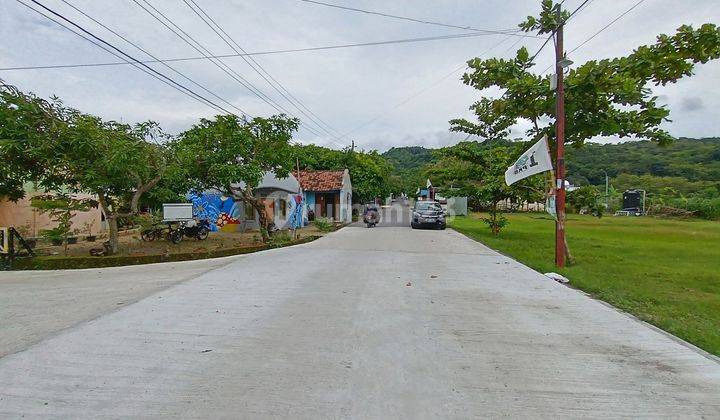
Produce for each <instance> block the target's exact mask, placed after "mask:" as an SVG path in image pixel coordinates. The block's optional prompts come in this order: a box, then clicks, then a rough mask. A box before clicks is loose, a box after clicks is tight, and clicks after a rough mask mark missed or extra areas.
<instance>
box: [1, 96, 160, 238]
mask: <svg viewBox="0 0 720 420" xmlns="http://www.w3.org/2000/svg"><path fill="white" fill-rule="evenodd" d="M161 137H164V134H163V132H162V131H161V130H160V128H159V127H158V125H157V124H155V123H154V122H151V121H149V122H145V123H139V124H135V125H129V124H121V123H118V122H115V121H103V120H102V119H100V118H98V117H95V116H92V115H88V114H84V113H81V112H80V111H77V110H75V109H72V108H69V107H66V106H65V105H64V104H63V103H62V102H61V101H60V100H59V99H57V98H53V99H52V100H51V101H46V100H44V99H42V98H38V97H37V96H35V95H32V94H25V93H22V92H20V91H19V90H17V89H16V88H14V87H12V86H8V85H2V86H0V157H1V158H2V161H3V163H4V166H5V168H7V170H6V172H5V173H4V174H3V178H2V183H1V184H0V194H2V195H5V196H9V197H10V198H12V199H18V198H21V197H23V196H24V194H25V189H24V184H25V183H27V182H34V183H35V184H36V185H37V186H38V187H40V188H41V189H44V190H45V191H50V190H59V189H62V190H63V191H66V192H68V193H91V194H94V195H96V196H97V199H98V202H99V203H100V205H101V206H102V209H103V212H104V213H105V216H106V217H107V219H108V222H109V225H110V246H111V251H115V250H116V249H117V219H118V218H120V217H126V216H129V215H132V214H136V213H137V212H138V204H139V200H140V198H141V197H142V195H143V194H145V193H146V192H147V191H149V190H150V189H151V188H153V187H154V186H155V185H156V184H157V183H158V182H159V181H160V179H161V178H162V175H163V172H164V170H165V167H166V155H165V153H166V149H165V147H164V146H162V145H161V144H160V143H157V142H156V140H157V139H158V138H161Z"/></svg>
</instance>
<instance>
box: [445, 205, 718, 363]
mask: <svg viewBox="0 0 720 420" xmlns="http://www.w3.org/2000/svg"><path fill="white" fill-rule="evenodd" d="M507 217H508V219H509V222H510V223H509V225H508V226H507V227H506V228H505V229H504V230H503V231H502V233H501V234H500V236H499V237H495V236H493V235H492V234H491V233H490V230H489V229H488V228H487V226H486V225H485V223H483V221H482V220H480V215H478V214H473V215H471V216H468V217H457V218H455V219H454V220H453V221H452V222H451V224H450V225H451V226H452V227H453V228H454V229H456V230H458V231H459V232H462V233H464V234H465V235H467V236H469V237H471V238H473V239H476V240H478V241H480V242H483V243H485V244H486V245H488V246H489V247H491V248H493V249H496V250H498V251H500V252H502V253H504V254H506V255H509V256H511V257H513V258H515V259H516V260H518V261H520V262H522V263H524V264H526V265H527V266H529V267H532V268H534V269H536V270H537V271H540V272H548V271H556V272H560V273H562V274H563V275H565V276H567V277H568V278H569V279H570V281H571V285H572V286H573V287H576V288H579V289H581V290H584V291H585V292H587V293H589V294H591V295H592V296H594V297H596V298H598V299H600V300H603V301H605V302H608V303H610V304H612V305H614V306H616V307H618V308H620V309H622V310H625V311H627V312H630V313H632V314H634V315H635V316H637V317H638V318H640V319H642V320H644V321H647V322H649V323H651V324H653V325H656V326H658V327H660V328H662V329H664V330H666V331H668V332H670V333H672V334H674V335H676V336H678V337H681V338H683V339H684V340H686V341H689V342H691V343H693V344H695V345H696V346H698V347H700V348H702V349H704V350H706V351H708V352H710V353H713V354H715V355H720V222H712V221H704V220H667V219H656V218H649V217H612V216H610V217H603V218H602V219H597V218H594V217H591V216H581V215H570V216H569V219H568V222H567V236H568V243H569V246H570V250H571V252H572V254H573V256H574V257H575V259H576V262H575V265H573V266H571V267H568V268H566V269H563V270H557V269H556V268H555V267H554V264H553V255H554V254H553V253H554V226H555V225H554V221H553V220H552V219H551V218H550V217H549V216H547V215H543V214H510V215H507Z"/></svg>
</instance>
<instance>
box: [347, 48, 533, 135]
mask: <svg viewBox="0 0 720 420" xmlns="http://www.w3.org/2000/svg"><path fill="white" fill-rule="evenodd" d="M510 38H511V37H510V36H507V37H505V38H504V39H502V40H501V41H500V42H498V43H496V44H495V45H493V46H492V47H491V48H489V49H488V50H486V51H484V52H483V53H481V54H480V55H485V54H487V53H489V52H491V51H492V50H494V49H495V48H497V47H499V46H500V45H502V44H503V43H505V42H506V41H508V40H509V39H510ZM520 40H522V38H519V39H518V41H516V42H515V43H513V44H512V45H511V46H510V47H509V48H508V49H507V50H505V52H503V54H505V53H507V52H508V51H509V50H510V49H511V48H512V47H513V46H515V45H516V44H517V43H518V42H519V41H520ZM466 67H467V63H466V62H463V63H462V64H461V65H460V66H459V67H457V68H455V69H453V70H452V71H451V72H449V73H447V74H445V75H443V76H442V77H440V78H439V79H437V80H435V81H434V82H432V83H431V84H430V85H428V86H426V87H425V88H423V89H421V90H419V91H416V92H415V93H413V94H412V95H410V96H408V97H406V98H405V99H403V100H402V101H400V102H399V103H398V104H396V105H395V106H393V107H392V108H390V109H388V110H386V111H385V112H383V113H381V114H378V115H377V116H375V117H374V118H371V119H370V120H368V121H365V122H364V123H362V124H360V125H358V126H356V127H355V128H353V129H352V130H350V131H348V132H347V133H345V134H343V135H342V136H341V137H340V138H341V139H342V138H345V137H347V136H349V135H350V134H352V133H354V132H356V131H357V130H359V129H361V128H363V127H367V126H368V125H370V124H372V123H374V122H375V121H378V120H380V119H382V118H383V117H385V116H386V115H387V113H388V112H390V111H394V110H396V109H398V108H400V107H401V106H403V105H405V104H407V103H409V102H410V101H412V100H413V99H415V98H417V97H418V96H420V95H422V94H424V93H425V92H427V91H429V90H430V89H432V88H434V87H435V86H437V85H439V84H440V83H442V82H443V81H445V80H446V79H448V78H449V77H451V76H453V75H454V74H456V73H457V72H459V71H460V70H462V69H464V68H466Z"/></svg>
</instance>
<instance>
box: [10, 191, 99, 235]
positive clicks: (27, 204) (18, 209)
mask: <svg viewBox="0 0 720 420" xmlns="http://www.w3.org/2000/svg"><path fill="white" fill-rule="evenodd" d="M40 194H43V193H42V192H39V191H37V190H36V189H35V188H33V186H32V184H28V185H27V186H26V188H25V197H24V198H21V199H20V200H18V201H16V202H14V201H11V200H8V199H7V198H5V197H0V226H2V227H14V228H15V229H17V230H18V231H19V232H20V233H21V235H23V236H26V237H37V236H40V232H41V231H43V230H50V229H53V228H56V227H57V223H55V222H53V221H52V220H50V216H49V215H48V214H43V213H41V212H40V211H39V210H38V209H36V208H34V207H32V205H31V200H32V198H33V197H35V196H37V195H40ZM73 196H74V197H76V198H79V199H85V198H91V199H93V198H96V197H94V196H92V195H89V194H73ZM73 213H74V216H73V218H72V229H73V230H76V231H77V232H78V234H79V235H81V236H82V235H97V234H99V233H101V232H102V231H104V230H106V229H107V223H106V222H105V216H104V215H103V212H102V210H100V208H99V207H98V208H91V209H90V210H88V211H78V212H73Z"/></svg>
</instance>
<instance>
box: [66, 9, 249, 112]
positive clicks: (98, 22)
mask: <svg viewBox="0 0 720 420" xmlns="http://www.w3.org/2000/svg"><path fill="white" fill-rule="evenodd" d="M60 1H62V2H63V3H65V4H66V5H68V6H70V7H71V8H72V9H73V10H75V11H77V12H78V13H80V14H81V15H83V16H85V17H86V18H88V19H90V20H91V21H93V22H95V23H96V24H98V25H100V27H102V28H104V29H106V30H107V31H109V32H110V33H112V34H113V35H115V36H117V37H118V38H120V39H122V40H123V41H125V42H127V43H128V44H130V45H132V46H133V47H135V48H137V49H138V50H140V51H142V52H143V53H145V54H146V55H148V56H150V57H152V58H153V59H154V60H157V61H158V62H159V63H161V64H162V65H164V66H165V67H167V68H168V69H170V70H172V71H173V72H174V73H176V74H178V75H180V76H181V77H183V78H184V79H185V80H187V81H189V82H190V83H192V84H194V85H195V86H197V87H199V88H200V89H202V90H204V91H205V92H207V93H209V94H211V95H212V96H214V97H215V98H217V99H219V100H221V101H222V102H224V103H226V104H227V105H229V106H230V107H232V108H234V109H236V110H237V111H239V112H240V113H241V114H243V115H249V114H248V113H247V112H245V111H243V110H242V109H240V108H239V107H237V106H235V105H233V104H232V103H230V102H228V101H227V100H225V99H224V98H222V97H220V96H218V95H217V94H216V93H215V92H213V91H211V90H209V89H208V88H206V87H205V86H203V85H201V84H200V83H198V82H196V81H195V80H193V79H191V78H190V77H188V76H187V75H185V74H184V73H182V72H180V71H179V70H177V69H175V68H174V67H172V66H170V65H169V64H167V63H164V62H161V61H159V59H158V58H157V57H156V56H154V55H153V54H151V53H150V52H148V51H147V50H145V49H144V48H142V47H141V46H139V45H138V44H136V43H134V42H132V41H130V40H129V39H127V38H126V37H124V36H123V35H122V34H120V33H118V32H117V31H114V30H113V29H111V28H109V27H107V26H106V25H104V24H103V23H102V22H100V21H98V20H97V19H95V18H93V17H92V16H90V15H88V14H87V13H85V12H84V11H82V10H81V9H79V8H78V7H76V6H74V5H73V4H71V3H70V2H68V1H67V0H60Z"/></svg>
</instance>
